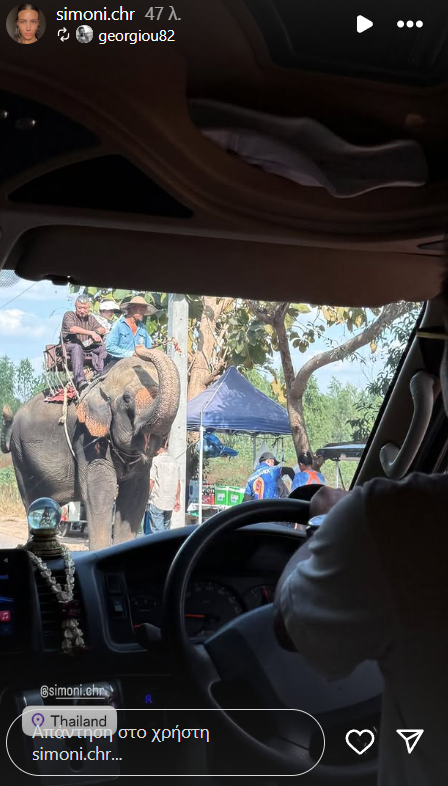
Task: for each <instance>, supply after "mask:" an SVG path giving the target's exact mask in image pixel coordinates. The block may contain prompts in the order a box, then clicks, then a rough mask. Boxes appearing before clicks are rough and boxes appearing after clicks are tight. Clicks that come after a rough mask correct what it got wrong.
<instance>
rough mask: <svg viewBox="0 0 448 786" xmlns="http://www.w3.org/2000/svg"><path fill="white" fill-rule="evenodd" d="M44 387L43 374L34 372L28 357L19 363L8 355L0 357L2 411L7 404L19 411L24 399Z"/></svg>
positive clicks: (0, 402)
mask: <svg viewBox="0 0 448 786" xmlns="http://www.w3.org/2000/svg"><path fill="white" fill-rule="evenodd" d="M44 387H45V379H44V377H43V375H40V376H36V375H35V374H34V370H33V367H32V365H31V362H30V361H29V359H28V358H23V359H22V360H21V361H20V362H19V363H18V364H17V365H15V364H14V363H13V361H12V360H10V358H9V357H7V355H4V356H3V357H2V358H0V412H1V411H2V410H3V407H4V406H5V405H7V406H8V407H10V409H11V410H12V411H13V412H17V410H18V408H19V407H20V405H21V404H23V402H24V401H28V399H29V398H31V397H32V396H35V395H36V393H39V391H40V390H43V389H44Z"/></svg>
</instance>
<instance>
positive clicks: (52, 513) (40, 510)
mask: <svg viewBox="0 0 448 786" xmlns="http://www.w3.org/2000/svg"><path fill="white" fill-rule="evenodd" d="M61 517H62V508H61V506H60V505H58V503H57V502H55V501H54V499H50V498H49V497H40V499H35V500H34V502H32V503H31V505H30V506H29V508H28V513H27V519H28V525H29V528H30V530H32V531H33V532H36V530H56V528H57V526H58V524H59V522H60V520H61Z"/></svg>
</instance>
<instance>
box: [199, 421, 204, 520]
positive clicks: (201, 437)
mask: <svg viewBox="0 0 448 786" xmlns="http://www.w3.org/2000/svg"><path fill="white" fill-rule="evenodd" d="M203 471H204V426H203V425H202V411H201V425H200V426H199V484H198V485H199V499H198V502H199V509H198V521H199V524H202V489H203V483H204V475H203Z"/></svg>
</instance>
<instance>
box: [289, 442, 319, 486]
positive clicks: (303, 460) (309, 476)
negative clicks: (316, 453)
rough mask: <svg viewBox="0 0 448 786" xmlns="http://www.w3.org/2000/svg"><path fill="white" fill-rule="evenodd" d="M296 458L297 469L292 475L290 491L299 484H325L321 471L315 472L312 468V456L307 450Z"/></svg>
mask: <svg viewBox="0 0 448 786" xmlns="http://www.w3.org/2000/svg"><path fill="white" fill-rule="evenodd" d="M298 460H299V466H298V470H299V471H298V472H296V474H295V475H294V480H293V482H292V488H291V491H294V489H296V488H298V487H299V486H310V485H312V484H313V485H314V484H319V485H321V486H323V485H325V478H324V476H323V475H322V472H317V471H316V470H315V469H313V457H312V455H311V453H310V452H309V451H306V452H305V453H300V455H299V457H298Z"/></svg>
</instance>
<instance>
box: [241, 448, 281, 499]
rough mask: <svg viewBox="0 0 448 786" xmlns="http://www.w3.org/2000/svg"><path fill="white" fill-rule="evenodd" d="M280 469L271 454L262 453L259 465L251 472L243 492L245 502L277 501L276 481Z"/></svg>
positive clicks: (278, 477) (279, 475)
mask: <svg viewBox="0 0 448 786" xmlns="http://www.w3.org/2000/svg"><path fill="white" fill-rule="evenodd" d="M281 472H282V468H281V465H280V464H279V462H278V461H277V459H276V458H275V456H273V454H272V453H263V454H262V455H261V456H260V463H259V465H258V467H257V468H256V470H255V471H254V472H252V475H251V476H250V478H249V480H248V481H247V486H246V490H245V495H244V496H245V500H249V499H278V496H279V494H278V483H277V482H278V480H279V479H280V477H281Z"/></svg>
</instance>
